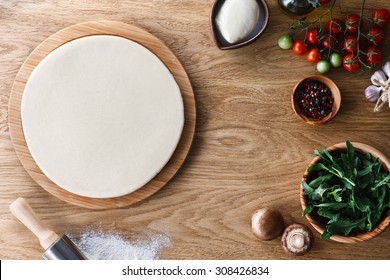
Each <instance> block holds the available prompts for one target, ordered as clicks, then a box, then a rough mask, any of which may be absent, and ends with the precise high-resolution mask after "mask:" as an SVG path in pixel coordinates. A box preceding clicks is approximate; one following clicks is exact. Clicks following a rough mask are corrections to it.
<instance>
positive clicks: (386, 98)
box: [381, 92, 389, 102]
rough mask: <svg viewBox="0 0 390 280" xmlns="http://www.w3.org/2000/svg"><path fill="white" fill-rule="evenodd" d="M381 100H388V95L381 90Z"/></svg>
mask: <svg viewBox="0 0 390 280" xmlns="http://www.w3.org/2000/svg"><path fill="white" fill-rule="evenodd" d="M381 100H382V101H383V102H386V101H387V100H389V95H388V94H387V92H383V93H382V95H381Z"/></svg>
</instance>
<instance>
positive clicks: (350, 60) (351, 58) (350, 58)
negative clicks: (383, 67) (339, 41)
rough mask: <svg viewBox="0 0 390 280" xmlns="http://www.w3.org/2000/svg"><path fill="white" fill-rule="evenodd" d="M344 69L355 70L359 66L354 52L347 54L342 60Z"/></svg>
mask: <svg viewBox="0 0 390 280" xmlns="http://www.w3.org/2000/svg"><path fill="white" fill-rule="evenodd" d="M343 66H344V69H345V70H347V71H349V72H355V71H356V70H358V69H359V67H360V62H359V59H358V57H357V56H356V55H354V54H347V55H346V56H345V57H344V60H343Z"/></svg>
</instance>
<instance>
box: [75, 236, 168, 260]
mask: <svg viewBox="0 0 390 280" xmlns="http://www.w3.org/2000/svg"><path fill="white" fill-rule="evenodd" d="M71 239H72V241H73V242H74V243H75V244H76V246H77V247H78V248H79V249H80V251H82V252H83V253H84V255H85V256H86V257H87V259H89V260H156V259H159V257H158V254H159V251H160V250H161V249H162V248H165V247H170V246H171V239H170V237H169V236H166V235H162V234H158V235H150V236H148V238H147V239H144V240H142V241H128V240H126V239H125V238H124V237H123V236H121V235H120V234H118V233H102V232H97V231H93V230H90V231H86V232H83V233H82V234H81V236H80V239H78V240H76V239H75V238H73V237H71Z"/></svg>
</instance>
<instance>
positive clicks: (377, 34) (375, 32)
mask: <svg viewBox="0 0 390 280" xmlns="http://www.w3.org/2000/svg"><path fill="white" fill-rule="evenodd" d="M367 38H368V40H369V42H370V44H372V45H376V46H377V45H379V44H380V43H382V42H383V39H384V38H385V35H384V34H383V30H382V28H380V27H379V26H374V27H371V28H370V29H368V33H367Z"/></svg>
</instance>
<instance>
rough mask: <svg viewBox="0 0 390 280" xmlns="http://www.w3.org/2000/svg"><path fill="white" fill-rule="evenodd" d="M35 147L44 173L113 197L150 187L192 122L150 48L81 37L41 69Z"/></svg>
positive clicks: (35, 83)
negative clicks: (148, 184) (185, 123)
mask: <svg viewBox="0 0 390 280" xmlns="http://www.w3.org/2000/svg"><path fill="white" fill-rule="evenodd" d="M21 113H22V125H23V131H24V135H25V138H26V142H27V146H28V148H29V150H30V153H31V155H32V156H33V158H34V160H35V162H36V163H37V165H38V166H39V168H40V169H41V170H42V171H43V173H45V175H46V176H47V177H48V178H49V179H51V180H52V181H53V182H54V183H56V184H57V185H58V186H59V187H61V188H63V189H65V190H67V191H69V192H72V193H75V194H77V195H81V196H86V197H92V198H110V197H118V196H122V195H126V194H129V193H131V192H133V191H135V190H137V189H139V188H140V187H142V186H143V185H145V184H146V183H147V182H149V181H150V180H151V179H152V178H153V177H154V176H155V175H156V174H157V173H158V172H160V171H161V169H162V168H163V167H164V166H165V164H166V163H167V162H168V161H169V159H170V158H171V156H172V154H173V152H174V151H175V149H176V146H177V144H178V142H179V140H180V136H181V133H182V129H183V125H184V106H183V100H182V97H181V93H180V89H179V87H178V85H177V84H176V81H175V79H174V77H173V76H172V74H171V73H170V72H169V70H168V69H167V67H166V66H165V65H164V64H163V63H162V62H161V61H160V60H159V59H158V57H156V56H155V55H154V54H153V53H151V52H150V51H149V50H147V49H146V48H144V47H143V46H141V45H139V44H137V43H135V42H133V41H131V40H128V39H125V38H122V37H118V36H108V35H107V36H106V35H96V36H88V37H84V38H81V39H77V40H73V41H71V42H69V43H67V44H65V45H62V46H61V47H59V48H57V49H56V50H54V51H53V52H52V53H50V54H49V55H48V56H46V57H45V58H44V59H43V60H42V61H41V62H40V63H39V64H38V66H37V67H36V68H35V69H34V71H33V72H32V74H31V76H30V78H29V79H28V81H27V84H26V87H25V90H24V93H23V99H22V108H21Z"/></svg>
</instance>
